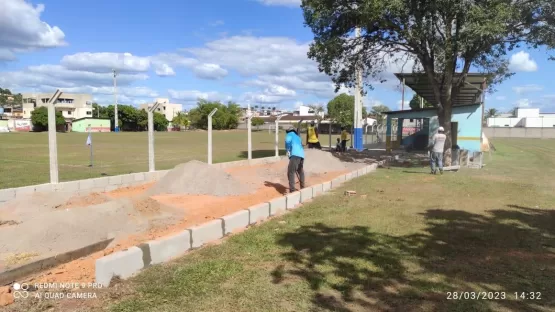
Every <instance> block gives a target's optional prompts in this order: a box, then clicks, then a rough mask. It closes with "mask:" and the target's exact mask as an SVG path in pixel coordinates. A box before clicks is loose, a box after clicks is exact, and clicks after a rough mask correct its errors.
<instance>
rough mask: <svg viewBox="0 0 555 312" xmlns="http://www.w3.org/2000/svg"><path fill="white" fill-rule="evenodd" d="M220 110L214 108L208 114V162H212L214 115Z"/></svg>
mask: <svg viewBox="0 0 555 312" xmlns="http://www.w3.org/2000/svg"><path fill="white" fill-rule="evenodd" d="M216 111H218V109H217V108H214V109H213V110H212V111H211V112H210V114H208V164H209V165H211V164H212V116H214V114H215V113H216Z"/></svg>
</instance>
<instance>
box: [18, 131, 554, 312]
mask: <svg viewBox="0 0 555 312" xmlns="http://www.w3.org/2000/svg"><path fill="white" fill-rule="evenodd" d="M493 143H494V144H495V145H496V147H497V152H496V153H494V154H493V156H492V158H491V159H488V158H487V157H486V164H487V165H486V167H484V168H483V169H481V170H477V169H465V170H462V171H459V172H458V173H445V174H444V175H441V176H439V175H438V176H431V175H429V174H428V171H429V169H428V168H391V169H379V170H378V171H377V172H375V173H373V174H370V175H367V176H365V177H362V178H358V179H355V180H353V181H350V182H348V183H347V184H346V185H345V186H343V187H342V188H340V189H338V190H336V191H333V192H331V193H328V194H325V195H323V196H320V197H318V198H316V199H314V201H312V202H311V203H308V204H306V205H304V206H303V207H302V208H301V209H298V210H295V211H294V212H292V213H290V214H287V215H285V216H282V217H279V218H274V219H272V220H270V221H268V222H266V223H263V224H262V225H260V226H257V227H254V228H252V229H250V230H248V231H246V232H244V233H241V234H237V235H234V236H232V237H230V238H229V239H227V240H226V241H225V242H224V243H222V244H219V245H214V246H210V247H206V248H202V249H199V250H196V251H192V252H190V253H189V254H188V255H186V256H184V257H182V258H180V259H176V260H175V261H173V262H170V263H167V264H163V265H157V266H153V267H151V268H149V269H147V270H145V271H143V272H142V273H141V274H139V275H138V276H137V277H135V278H132V279H130V280H128V281H124V282H121V283H116V284H115V285H114V286H112V287H111V288H109V289H106V291H105V292H103V293H101V297H102V298H101V299H99V300H97V301H87V300H81V301H79V302H74V303H69V302H65V301H63V300H62V301H60V302H53V301H49V300H43V301H40V302H37V301H34V300H29V301H26V302H24V304H23V305H14V306H10V307H9V308H10V309H12V310H11V311H45V310H48V309H50V310H55V311H111V312H138V311H199V312H202V311H205V312H209V311H236V312H243V311H244V312H266V311H339V312H362V311H425V312H440V311H455V312H467V311H530V312H532V311H533V312H539V311H554V310H555V227H554V224H555V206H554V205H555V193H554V192H553V190H554V189H555V180H554V179H553V176H554V174H555V156H554V155H555V140H533V139H523V140H495V141H494V142H493ZM347 189H348V190H356V191H357V195H356V196H351V197H344V196H343V191H345V190H347ZM464 292H467V293H466V294H465V293H464ZM524 292H525V293H526V295H525V296H524V297H522V295H521V294H522V293H524ZM453 293H456V294H457V295H453ZM515 293H516V295H515ZM531 294H533V295H534V296H535V297H536V298H535V299H532V297H531ZM477 296H478V297H477ZM538 296H539V297H540V299H537V297H538ZM461 297H462V298H461ZM517 297H518V298H517ZM478 298H479V299H478ZM488 298H489V299H488ZM50 310H49V311H50Z"/></svg>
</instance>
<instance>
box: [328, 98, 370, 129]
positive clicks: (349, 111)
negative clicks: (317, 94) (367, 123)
mask: <svg viewBox="0 0 555 312" xmlns="http://www.w3.org/2000/svg"><path fill="white" fill-rule="evenodd" d="M354 115H355V97H354V96H353V95H348V94H346V93H342V94H340V95H338V96H336V97H335V98H333V100H331V101H329V102H328V117H329V118H330V119H331V120H333V121H334V122H335V123H338V124H340V125H341V126H345V127H352V126H353V120H354ZM362 115H363V116H366V115H367V113H366V108H365V107H362Z"/></svg>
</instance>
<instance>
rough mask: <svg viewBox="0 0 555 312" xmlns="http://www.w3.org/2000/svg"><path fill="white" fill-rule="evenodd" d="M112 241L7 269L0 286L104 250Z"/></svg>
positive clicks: (108, 240)
mask: <svg viewBox="0 0 555 312" xmlns="http://www.w3.org/2000/svg"><path fill="white" fill-rule="evenodd" d="M113 240H114V239H113V238H110V239H106V240H103V241H100V242H98V243H94V244H91V245H88V246H85V247H82V248H79V249H75V250H71V251H68V252H64V253H61V254H58V255H55V256H50V257H45V258H42V259H38V260H34V261H32V262H29V263H25V264H23V265H20V266H17V267H14V268H11V269H8V270H6V271H4V272H1V273H0V285H8V284H11V283H13V282H15V281H17V280H21V279H22V278H24V277H26V276H29V275H32V274H35V273H38V272H40V271H44V270H47V269H49V268H52V267H55V266H57V265H60V264H64V263H68V262H70V261H73V260H75V259H79V258H81V257H85V256H88V255H90V254H92V253H95V252H97V251H101V250H104V249H105V248H106V247H107V246H108V245H109V244H110V243H111V242H112V241H113Z"/></svg>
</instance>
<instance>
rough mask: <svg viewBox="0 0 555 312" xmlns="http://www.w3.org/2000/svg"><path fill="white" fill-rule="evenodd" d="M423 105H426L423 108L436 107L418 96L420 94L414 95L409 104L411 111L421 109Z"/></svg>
mask: <svg viewBox="0 0 555 312" xmlns="http://www.w3.org/2000/svg"><path fill="white" fill-rule="evenodd" d="M421 102H423V103H421ZM421 104H424V107H423V108H429V107H434V106H433V105H432V104H430V103H428V101H426V100H425V99H423V98H422V97H420V96H418V94H414V95H413V96H412V99H411V100H410V103H409V106H410V109H419V108H420V105H421Z"/></svg>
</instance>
